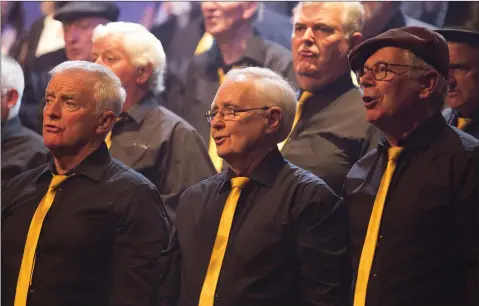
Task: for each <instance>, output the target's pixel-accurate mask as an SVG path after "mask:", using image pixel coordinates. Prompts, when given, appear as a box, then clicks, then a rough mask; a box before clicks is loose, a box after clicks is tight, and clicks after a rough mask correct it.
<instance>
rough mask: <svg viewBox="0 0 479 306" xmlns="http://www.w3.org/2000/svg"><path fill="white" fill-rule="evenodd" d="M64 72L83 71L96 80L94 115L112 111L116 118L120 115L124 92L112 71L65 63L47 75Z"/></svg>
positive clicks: (70, 62)
mask: <svg viewBox="0 0 479 306" xmlns="http://www.w3.org/2000/svg"><path fill="white" fill-rule="evenodd" d="M65 71H84V72H87V73H92V74H94V75H95V76H96V77H97V78H98V79H97V80H96V82H95V85H94V87H93V89H94V93H93V98H94V99H95V102H96V103H95V112H94V114H100V113H102V112H105V111H113V112H114V113H115V115H116V116H118V115H119V114H120V112H121V108H122V107H123V103H125V99H126V91H125V89H124V88H123V86H122V85H121V81H120V79H119V78H118V77H117V76H116V75H115V74H114V73H113V71H111V70H110V69H109V68H106V67H103V66H102V65H99V64H95V63H91V62H87V61H66V62H63V63H61V64H59V65H58V66H56V67H55V68H53V69H52V70H51V71H50V72H49V73H50V75H51V76H52V77H53V76H54V75H55V74H57V73H61V72H65Z"/></svg>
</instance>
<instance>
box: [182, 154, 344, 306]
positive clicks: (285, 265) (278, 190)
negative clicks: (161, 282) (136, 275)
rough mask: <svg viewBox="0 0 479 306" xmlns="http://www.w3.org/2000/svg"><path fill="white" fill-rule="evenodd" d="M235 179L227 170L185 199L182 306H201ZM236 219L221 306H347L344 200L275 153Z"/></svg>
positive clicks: (255, 175)
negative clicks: (201, 298) (221, 221)
mask: <svg viewBox="0 0 479 306" xmlns="http://www.w3.org/2000/svg"><path fill="white" fill-rule="evenodd" d="M232 177H234V174H233V172H232V171H231V170H230V169H229V170H228V171H224V172H222V173H220V174H218V175H216V176H214V177H212V178H210V179H208V180H205V181H202V182H200V183H199V184H197V185H195V186H193V187H191V188H189V189H188V190H187V191H185V193H184V194H183V195H182V198H181V200H180V205H179V208H178V215H177V220H176V222H177V223H176V226H177V230H178V241H179V245H180V250H181V254H182V275H181V283H182V284H181V297H180V302H179V304H178V305H181V306H186V305H188V306H189V305H198V299H199V296H200V292H201V288H202V285H203V281H204V278H205V275H206V271H207V268H208V264H209V260H210V256H211V253H212V250H213V245H214V241H215V237H216V234H217V229H218V224H219V222H220V218H221V214H222V211H223V207H224V204H225V202H226V198H227V197H228V195H229V193H230V191H231V187H230V183H229V181H230V179H231V178H232ZM248 177H249V178H250V179H251V180H250V182H249V183H248V185H247V186H246V187H245V188H244V189H243V190H242V192H241V197H240V199H239V202H238V204H237V208H236V212H235V217H234V220H233V224H232V228H231V232H230V236H229V241H228V246H227V249H226V253H225V257H224V260H223V265H222V268H221V273H220V276H219V280H218V285H217V288H216V299H215V306H244V305H248V306H260V305H261V306H265V305H275V306H281V305H284V306H291V305H296V306H302V305H347V294H348V290H349V289H350V281H351V271H350V265H349V259H348V254H347V247H346V240H347V238H346V227H345V211H344V208H343V205H342V203H341V200H340V198H339V197H337V196H336V195H335V194H334V193H333V192H332V190H331V189H330V188H329V187H328V186H327V185H326V184H325V183H324V181H322V180H321V179H319V178H317V177H316V176H314V175H313V174H311V173H310V172H308V171H305V170H302V169H300V168H298V167H296V166H294V165H292V164H291V163H289V162H287V161H286V160H285V159H284V158H283V157H282V156H281V153H279V151H278V150H277V149H275V150H273V151H272V152H270V153H269V154H268V155H267V156H266V157H265V159H264V160H263V161H262V162H261V163H260V165H259V166H258V167H257V168H256V169H255V170H253V172H252V173H251V174H250V175H248Z"/></svg>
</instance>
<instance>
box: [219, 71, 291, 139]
mask: <svg viewBox="0 0 479 306" xmlns="http://www.w3.org/2000/svg"><path fill="white" fill-rule="evenodd" d="M225 78H226V79H232V80H238V81H242V80H251V81H253V82H252V83H253V86H254V89H255V92H254V94H255V95H256V98H257V99H258V101H261V102H262V103H263V106H270V107H271V106H277V107H279V108H280V109H281V112H282V119H281V123H280V127H279V130H278V142H281V141H283V140H284V139H286V137H288V135H289V132H290V131H291V128H292V126H293V121H294V116H295V114H296V93H295V88H294V86H293V85H292V84H291V83H290V82H289V81H288V80H287V79H285V78H284V77H283V76H281V75H280V74H278V73H276V72H274V71H273V70H271V69H268V68H261V67H245V68H238V69H232V70H230V71H229V72H228V73H227V74H226V76H225Z"/></svg>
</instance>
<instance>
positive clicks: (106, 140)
mask: <svg viewBox="0 0 479 306" xmlns="http://www.w3.org/2000/svg"><path fill="white" fill-rule="evenodd" d="M123 118H126V117H125V115H120V116H119V117H118V118H116V119H115V123H113V126H112V127H111V130H110V131H109V132H108V134H106V137H105V143H106V146H107V147H108V150H110V148H111V137H112V135H111V133H112V132H113V129H114V128H115V124H116V123H117V122H119V121H121V120H123Z"/></svg>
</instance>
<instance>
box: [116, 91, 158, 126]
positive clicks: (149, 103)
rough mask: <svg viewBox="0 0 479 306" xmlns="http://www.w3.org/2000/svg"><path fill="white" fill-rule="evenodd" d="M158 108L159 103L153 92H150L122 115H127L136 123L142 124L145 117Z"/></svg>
mask: <svg viewBox="0 0 479 306" xmlns="http://www.w3.org/2000/svg"><path fill="white" fill-rule="evenodd" d="M156 106H158V102H157V101H156V100H155V97H154V96H153V93H152V92H148V93H147V94H146V95H145V96H144V97H143V98H142V99H141V100H140V101H138V103H135V104H134V105H132V106H131V107H130V108H129V109H128V110H126V111H125V112H124V113H123V114H122V115H120V116H124V115H125V114H126V115H127V116H128V117H129V118H131V119H132V120H133V121H135V123H137V124H141V123H142V122H143V120H144V119H145V117H146V116H147V115H148V114H149V113H150V112H151V110H152V109H153V108H155V107H156Z"/></svg>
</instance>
